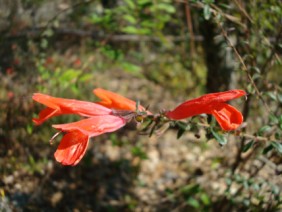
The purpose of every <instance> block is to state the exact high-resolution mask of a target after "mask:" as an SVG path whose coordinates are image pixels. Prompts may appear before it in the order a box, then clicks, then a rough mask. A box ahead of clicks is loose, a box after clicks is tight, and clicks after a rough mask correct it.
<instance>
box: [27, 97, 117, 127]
mask: <svg viewBox="0 0 282 212" xmlns="http://www.w3.org/2000/svg"><path fill="white" fill-rule="evenodd" d="M32 99H33V100H34V101H37V102H39V103H41V104H44V105H46V106H47V108H45V109H44V110H42V111H41V112H40V113H39V118H34V119H33V122H34V123H35V124H36V125H40V124H42V123H43V122H44V121H46V120H47V119H49V118H51V117H53V116H59V115H63V114H78V115H80V116H86V117H90V116H97V115H109V114H111V113H112V111H111V110H110V109H108V108H106V107H103V106H101V105H98V104H95V103H92V102H86V101H79V100H75V99H64V98H56V97H52V96H48V95H45V94H41V93H35V94H33V96H32Z"/></svg>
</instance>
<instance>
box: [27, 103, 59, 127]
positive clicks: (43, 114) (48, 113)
mask: <svg viewBox="0 0 282 212" xmlns="http://www.w3.org/2000/svg"><path fill="white" fill-rule="evenodd" d="M57 115H60V109H59V108H56V109H53V108H49V107H47V108H45V109H43V110H41V111H40V113H39V115H38V116H39V117H38V118H33V119H32V121H33V122H34V123H35V124H36V125H40V124H42V123H43V122H44V121H46V120H47V119H49V118H51V117H53V116H57Z"/></svg>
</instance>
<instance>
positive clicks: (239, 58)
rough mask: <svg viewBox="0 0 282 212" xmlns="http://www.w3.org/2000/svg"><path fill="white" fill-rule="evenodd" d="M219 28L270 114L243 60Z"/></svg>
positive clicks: (223, 31) (224, 32) (225, 33)
mask: <svg viewBox="0 0 282 212" xmlns="http://www.w3.org/2000/svg"><path fill="white" fill-rule="evenodd" d="M219 27H220V29H221V31H222V34H223V36H224V38H225V39H226V41H227V43H228V45H229V46H230V47H231V48H232V49H233V51H234V53H235V55H236V57H237V58H238V60H239V61H240V63H241V65H242V70H243V71H244V72H245V73H246V74H247V77H248V80H249V81H250V83H251V84H252V86H253V88H254V89H255V92H256V94H257V96H258V97H259V99H260V100H261V102H262V103H263V105H264V107H265V109H266V110H267V112H269V113H272V111H271V110H270V108H269V106H268V105H267V103H266V102H265V101H264V99H263V98H262V95H261V93H260V91H259V90H258V88H257V86H256V84H255V82H254V80H253V79H252V77H251V75H250V73H249V71H248V68H247V66H246V64H245V62H244V60H243V58H242V57H241V55H240V54H239V52H238V51H237V49H236V47H235V46H234V45H233V44H232V42H231V41H230V39H229V38H228V35H227V32H226V31H225V30H224V29H223V27H222V26H221V24H219Z"/></svg>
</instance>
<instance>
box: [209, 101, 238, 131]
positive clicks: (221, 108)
mask: <svg viewBox="0 0 282 212" xmlns="http://www.w3.org/2000/svg"><path fill="white" fill-rule="evenodd" d="M211 114H212V115H213V116H214V117H215V118H216V120H217V122H218V123H219V125H220V126H221V128H222V129H223V130H227V131H228V130H235V129H237V128H238V127H239V126H240V125H241V124H242V122H243V115H242V114H241V112H240V111H238V110H237V109H236V108H234V107H232V106H231V105H228V104H226V103H221V104H218V105H217V106H216V107H214V109H213V110H212V111H211Z"/></svg>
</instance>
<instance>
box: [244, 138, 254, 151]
mask: <svg viewBox="0 0 282 212" xmlns="http://www.w3.org/2000/svg"><path fill="white" fill-rule="evenodd" d="M254 143H255V142H254V141H253V140H251V141H250V142H248V143H247V144H246V145H245V146H244V148H243V152H247V151H248V150H249V149H250V148H251V147H253V145H254Z"/></svg>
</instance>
